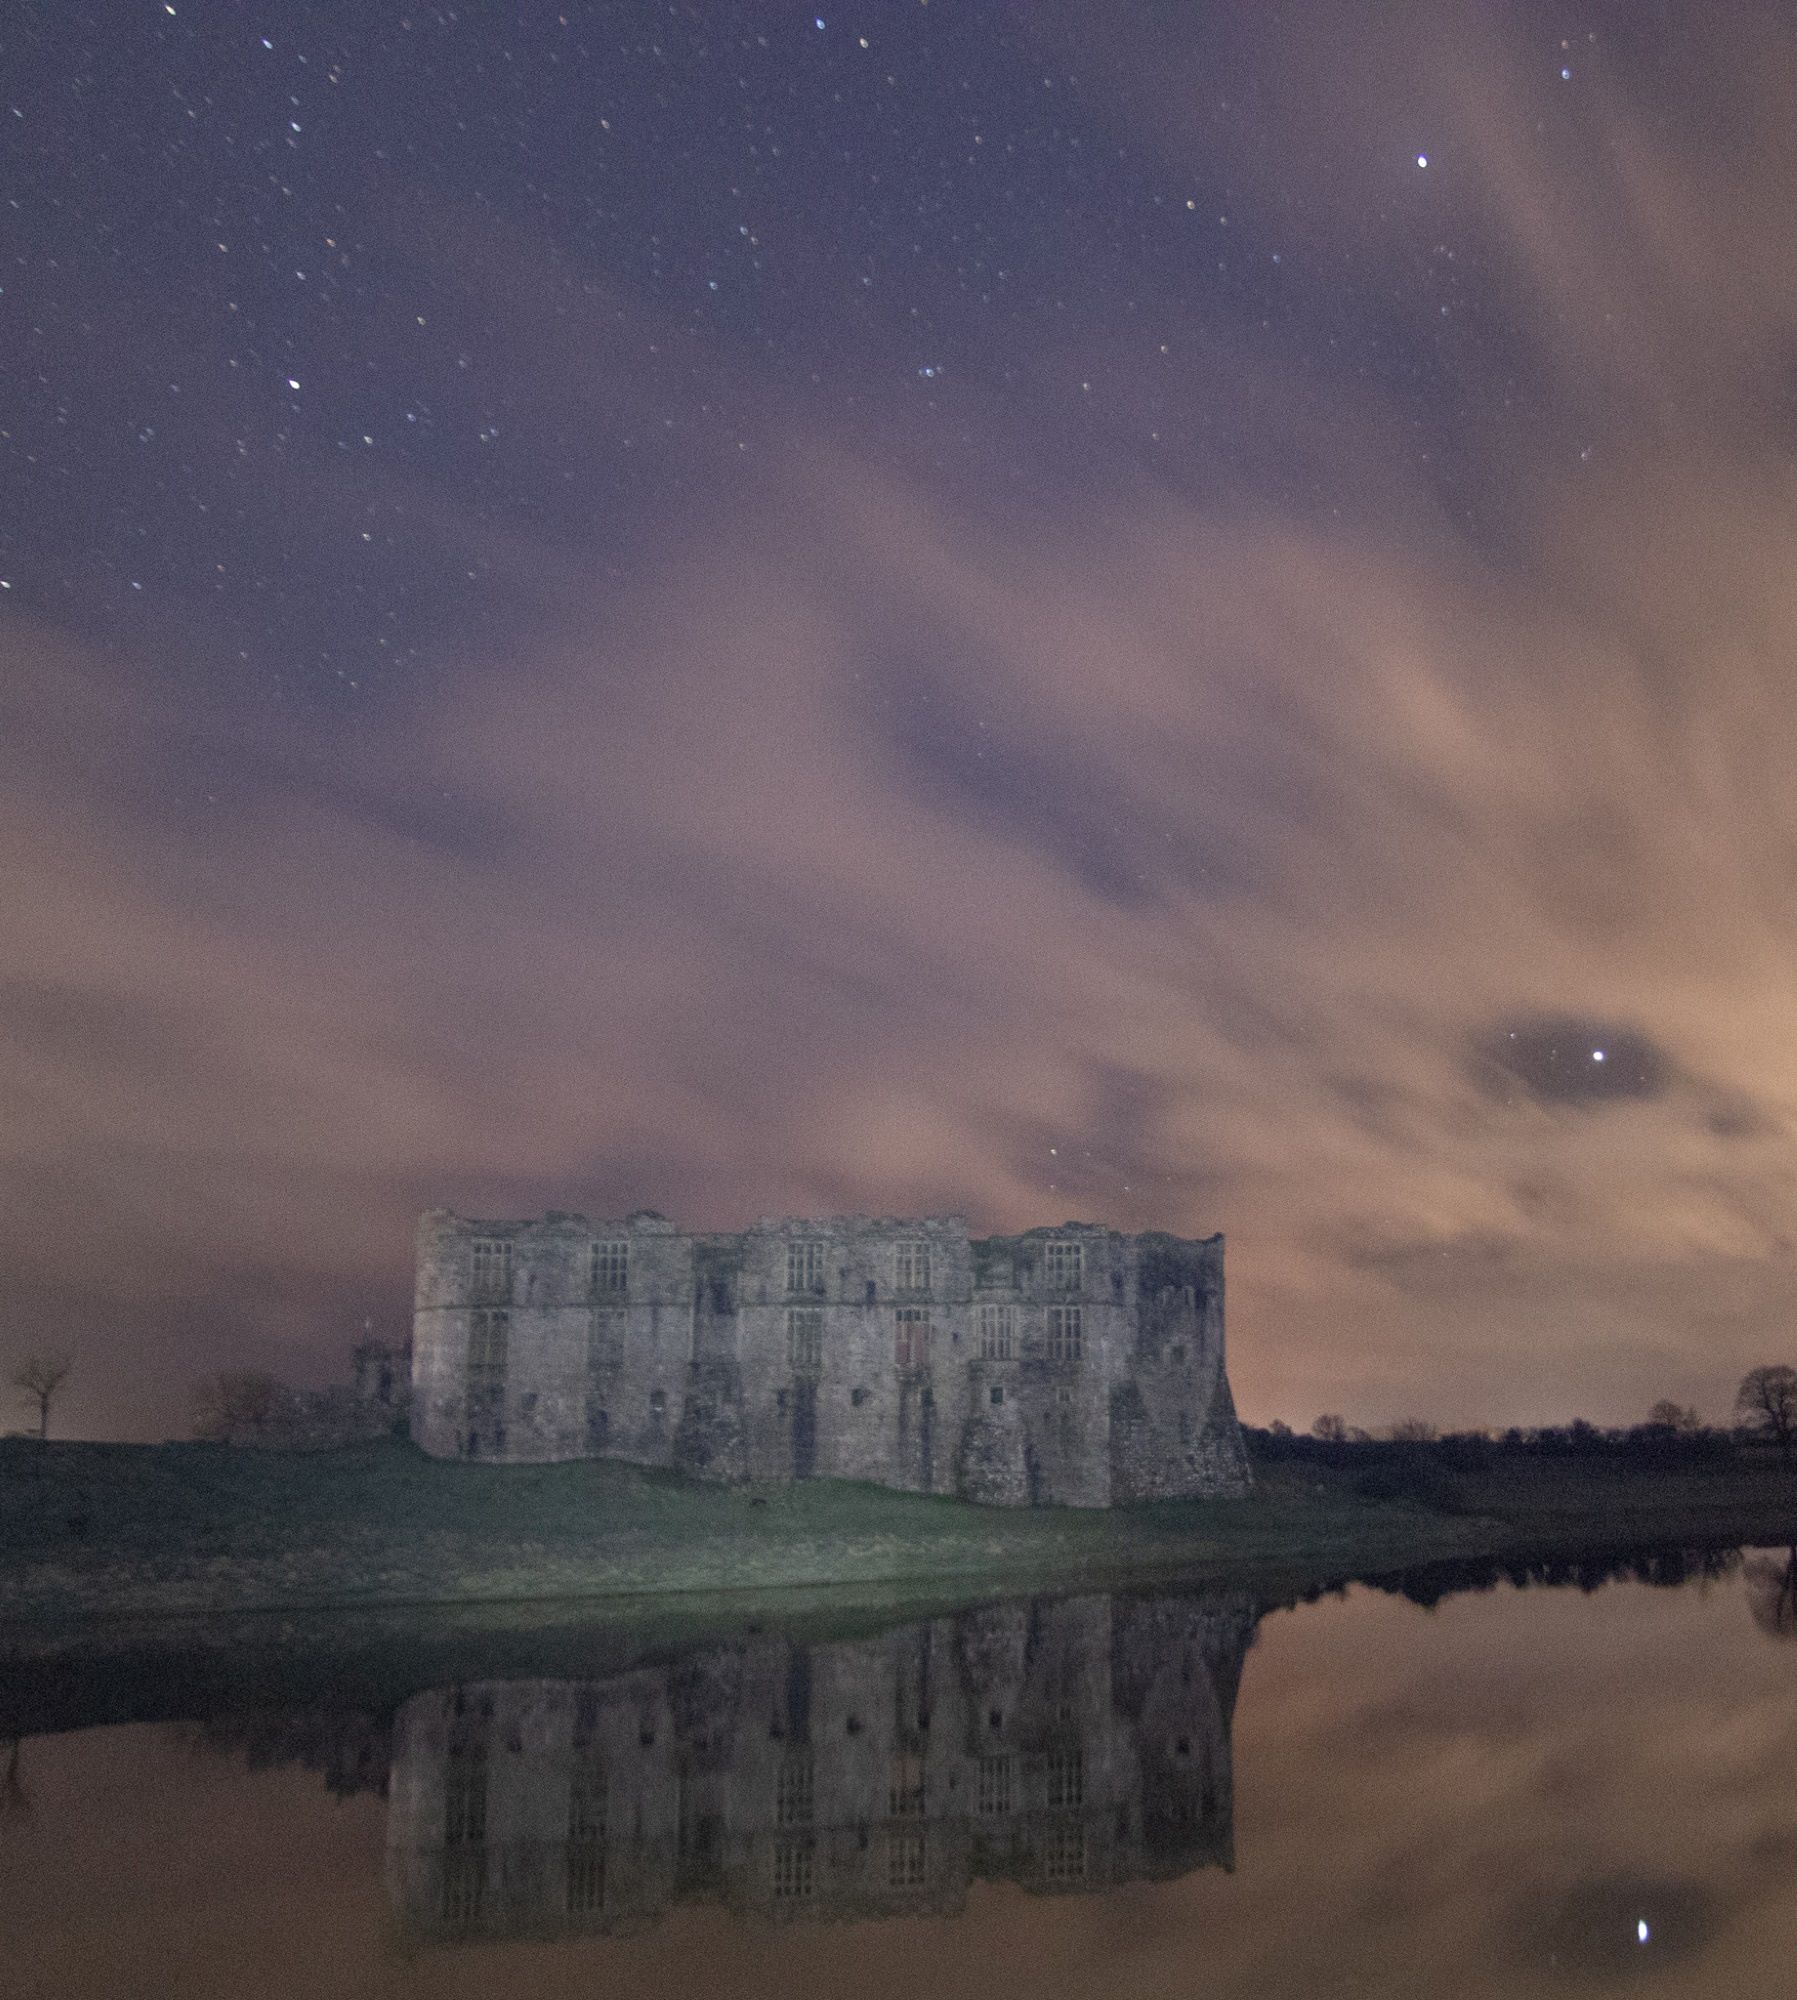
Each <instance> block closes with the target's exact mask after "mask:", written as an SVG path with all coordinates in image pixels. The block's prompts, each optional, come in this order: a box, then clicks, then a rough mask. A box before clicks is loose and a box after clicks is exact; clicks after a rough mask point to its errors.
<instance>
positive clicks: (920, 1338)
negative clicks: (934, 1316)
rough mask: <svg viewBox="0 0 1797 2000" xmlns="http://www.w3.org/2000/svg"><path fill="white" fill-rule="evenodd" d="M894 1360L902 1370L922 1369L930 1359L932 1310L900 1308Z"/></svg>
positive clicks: (894, 1334) (917, 1307)
mask: <svg viewBox="0 0 1797 2000" xmlns="http://www.w3.org/2000/svg"><path fill="white" fill-rule="evenodd" d="M892 1358H893V1359H894V1360H895V1361H896V1362H897V1363H898V1365H899V1366H900V1367H901V1368H922V1367H925V1366H926V1365H927V1364H928V1362H929V1359H930V1309H929V1307H928V1306H900V1307H899V1309H898V1321H897V1324H896V1325H895V1327H894V1329H893V1346H892Z"/></svg>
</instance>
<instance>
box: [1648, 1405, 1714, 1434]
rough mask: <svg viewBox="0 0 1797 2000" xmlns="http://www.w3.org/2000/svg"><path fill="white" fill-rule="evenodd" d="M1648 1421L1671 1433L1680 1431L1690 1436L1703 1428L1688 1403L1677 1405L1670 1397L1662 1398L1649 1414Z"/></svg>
mask: <svg viewBox="0 0 1797 2000" xmlns="http://www.w3.org/2000/svg"><path fill="white" fill-rule="evenodd" d="M1647 1421H1648V1422H1649V1423H1650V1424H1657V1425H1659V1426H1660V1427H1661V1428H1663V1429H1665V1430H1669V1431H1678V1432H1680V1433H1681V1434H1683V1435H1685V1436H1687V1437H1688V1436H1690V1435H1691V1433H1692V1432H1694V1431H1700V1430H1702V1428H1703V1425H1702V1423H1701V1422H1700V1421H1699V1419H1698V1415H1697V1412H1696V1411H1695V1410H1694V1409H1692V1408H1691V1406H1690V1405H1689V1404H1688V1403H1675V1402H1673V1401H1672V1399H1671V1398H1670V1397H1669V1396H1662V1397H1661V1398H1660V1400H1659V1401H1658V1402H1657V1403H1656V1404H1655V1405H1654V1406H1653V1408H1652V1409H1651V1410H1649V1411H1648V1413H1647Z"/></svg>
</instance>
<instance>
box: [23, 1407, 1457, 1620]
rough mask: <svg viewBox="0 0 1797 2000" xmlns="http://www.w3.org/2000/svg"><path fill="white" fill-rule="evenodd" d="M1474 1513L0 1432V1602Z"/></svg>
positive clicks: (650, 1577)
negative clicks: (1117, 1500)
mask: <svg viewBox="0 0 1797 2000" xmlns="http://www.w3.org/2000/svg"><path fill="white" fill-rule="evenodd" d="M1488 1545H1489V1532H1488V1531H1485V1530H1482V1529H1481V1528H1480V1526H1479V1524H1477V1523H1475V1522H1472V1521H1469V1520H1464V1519H1451V1518H1449V1517H1447V1516H1445V1515H1439V1514H1434V1513H1431V1512H1429V1511H1427V1510H1421V1509H1418V1508H1416V1507H1414V1506H1409V1505H1404V1504H1373V1503H1369V1502H1367V1501H1363V1500H1358V1499H1355V1498H1354V1497H1353V1495H1352V1494H1351V1493H1350V1492H1349V1491H1348V1490H1347V1489H1346V1487H1345V1486H1341V1485H1336V1486H1331V1485H1330V1484H1329V1483H1328V1482H1319V1481H1316V1480H1313V1479H1308V1478H1295V1477H1290V1476H1281V1477H1276V1478H1272V1479H1267V1480H1263V1481H1262V1483H1261V1486H1260V1489H1259V1490H1258V1491H1257V1492H1256V1493H1255V1494H1254V1495H1253V1496H1252V1497H1250V1498H1248V1499H1245V1500H1233V1501H1224V1500H1211V1501H1181V1502H1170V1503H1166V1504H1162V1505H1157V1506H1148V1507H1132V1508H1127V1509H1117V1510H1112V1511H1094V1510H1081V1509H1065V1508H1042V1509H1034V1510H1015V1511H1013V1510H1003V1509H992V1508H981V1507H971V1506H968V1505H966V1504H965V1503H964V1502H961V1501H957V1500H947V1499H934V1498H928V1497H924V1496H921V1495H917V1494H907V1493H894V1492H890V1491H888V1490H886V1489H885V1488H882V1487H876V1486H862V1485H851V1484H844V1483H839V1482H835V1481H823V1480H819V1481H815V1482H811V1483H807V1484H803V1485H798V1486H786V1487H769V1488H767V1489H765V1490H758V1491H754V1492H745V1491H740V1490H733V1489H725V1488H720V1487H713V1486H701V1485H694V1484H691V1483H689V1482H688V1481H685V1480H683V1479H680V1478H678V1477H675V1476H674V1475H671V1474H666V1473H657V1472H647V1471H643V1470H641V1469H639V1468H637V1467H635V1466H627V1465H618V1464H611V1463H605V1462H599V1461H586V1462H581V1463H577V1464H571V1465H546V1466H485V1465H471V1464H463V1463H457V1462H445V1461H441V1460H436V1459H431V1458H427V1457H425V1456H424V1455H423V1454H422V1453H420V1452H418V1451H415V1450H414V1449H413V1448H412V1447H411V1446H410V1445H407V1444H403V1443H400V1442H392V1443H383V1444H378V1445H368V1446H358V1447H354V1448H351V1449H348V1450H344V1451H332V1452H317V1453H308V1454H289V1453H280V1452H259V1451H229V1450H223V1449H220V1448H218V1447H215V1446H206V1445H183V1444H169V1445H110V1444H51V1445H49V1446H47V1447H43V1448H41V1449H40V1448H38V1447H36V1446H35V1445H33V1444H31V1443H29V1442H25V1441H18V1440H12V1441H7V1442H6V1443H3V1444H0V1618H5V1619H7V1620H9V1621H18V1620H23V1621H42V1620H60V1619H65V1618H69V1617H82V1616H92V1615H110V1616H130V1615H159V1614H167V1613H183V1614H187V1613H195V1612H201V1613H210V1612H228V1611H242V1610H250V1609H260V1608H270V1609H273V1608H294V1609H298V1608H304V1607H316V1606H320V1605H327V1604H396V1603H408V1602H416V1603H423V1602H442V1603H476V1602H495V1601H502V1600H507V1599H528V1598H546V1597H583V1596H609V1595H616V1594H619V1593H644V1594H652V1595H660V1594H663V1593H673V1592H685V1591H710V1592H716V1591H722V1590H765V1589H773V1588H780V1589H788V1588H792V1587H795V1586H800V1587H802V1586H808V1585H811V1586H816V1585H833V1584H843V1583H847V1584H854V1585H859V1586H863V1587H866V1586H875V1585H914V1584H918V1583H930V1584H947V1583H949V1582H951V1580H954V1581H959V1582H964V1583H966V1584H970V1585H974V1586H979V1585H983V1584H988V1583H1000V1582H1002V1583H1004V1584H1005V1585H1007V1586H1012V1587H1018V1588H1022V1587H1028V1586H1032V1585H1042V1586H1044V1587H1047V1586H1050V1585H1054V1586H1061V1587H1070V1586H1073V1585H1076V1584H1079V1583H1082V1582H1086V1581H1098V1580H1112V1579H1118V1578H1122V1577H1126V1576H1129V1575H1132V1574H1147V1573H1150V1572H1156V1571H1167V1570H1172V1569H1178V1568H1194V1569H1207V1568H1212V1567H1215V1568H1217V1569H1219V1570H1222V1569H1227V1568H1232V1567H1236V1566H1240V1565H1248V1564H1255V1563H1284V1562H1289V1561H1293V1560H1314V1561H1316V1562H1318V1563H1324V1564H1327V1563H1330V1562H1347V1561H1353V1562H1364V1561H1370V1560H1389V1561H1391V1562H1394V1563H1395V1562H1403V1561H1410V1560H1421V1559H1424V1558H1427V1557H1430V1556H1437V1555H1442V1556H1445V1555H1453V1554H1457V1553H1460V1552H1463V1551H1469V1550H1473V1549H1476V1548H1480V1547H1485V1546H1488Z"/></svg>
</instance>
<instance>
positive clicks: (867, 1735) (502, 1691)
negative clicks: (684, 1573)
mask: <svg viewBox="0 0 1797 2000" xmlns="http://www.w3.org/2000/svg"><path fill="white" fill-rule="evenodd" d="M1254 1629H1255V1614H1254V1611H1253V1609H1252V1607H1251V1606H1250V1605H1249V1604H1248V1602H1247V1601H1246V1600H1245V1599H1240V1600H1232V1599H1201V1598H1190V1599H1187V1598H1140V1599H1138V1598H1129V1597H1104V1596H1098V1597H1085V1598H1077V1599H1072V1600H1068V1601H1064V1602H1060V1603H1052V1602H1046V1601H1037V1602H1035V1603H1020V1604H1009V1605H1002V1606H998V1607H994V1608H991V1609H987V1610H980V1611H971V1612H964V1613H962V1614H961V1615H959V1616H958V1617H953V1618H939V1619H934V1620H931V1621H929V1622H927V1623H924V1624H921V1625H913V1626H908V1627H905V1628H904V1629H902V1630H900V1631H896V1632H891V1633H887V1634H884V1635H881V1636H880V1637H877V1638H869V1639H864V1640H855V1641H848V1642H842V1643H833V1644H825V1645H816V1646H807V1645H802V1644H795V1643H793V1642H791V1641H788V1640H785V1639H782V1638H777V1637H773V1636H763V1637H759V1638H752V1639H749V1640H746V1641H743V1642H740V1643H738V1644H735V1645H730V1646H724V1647H720V1648H717V1649H715V1650H712V1651H710V1652H705V1653H700V1654H696V1655H692V1656H689V1657H687V1658H685V1659H682V1660H680V1661H679V1662H677V1663H676V1664H674V1665H671V1666H670V1665H645V1666H642V1667H640V1668H638V1669H636V1670H634V1671H631V1672H627V1673H623V1674H618V1675H615V1676H612V1677H610V1678H604V1679H593V1680H584V1681H581V1680H499V1681H481V1682H472V1683H465V1684H463V1685H461V1686H457V1687H451V1688H440V1689H436V1690H433V1691H432V1692H429V1693H425V1694H418V1695H414V1696H413V1697H412V1698H411V1699H410V1700H409V1701H407V1702H406V1703H405V1705H404V1706H403V1707H402V1708H401V1709H400V1711H399V1713H398V1716H397V1717H396V1719H395V1723H394V1732H393V1760H392V1780H391V1787H390V1790H389V1805H388V1832H387V1873H388V1883H389V1889H390V1893H391V1895H392V1898H393V1902H394V1905H395V1908H396V1912H397V1914H398V1916H399V1919H400V1924H401V1928H402V1931H403V1932H404V1934H406V1935H407V1936H408V1937H410V1938H412V1939H415V1940H417V1941H419V1942H423V1943H452V1942H459V1941H464V1940H476V1939H481V1940H493V1939H500V1938H521V1937H539V1938H547V1937H558V1936H577V1935H583V1934H585V1935H604V1934H606V1933H611V1932H618V1931H632V1930H636V1929H639V1928H641V1927H642V1926H643V1925H645V1924H648V1923H652V1922H654V1921H655V1920H656V1919H657V1918H659V1917H661V1916H662V1915H663V1914H665V1913H666V1912H668V1911H670V1910H672V1909H675V1908H677V1907H678V1906H681V1905H686V1904H693V1903H716V1904H722V1905H724V1906H725V1907H726V1908H729V1909H732V1910H734V1911H736V1912H737V1913H738V1914H739V1915H745V1916H752V1917H757V1918H760V1919H762V1920H772V1921H775V1922H788V1921H801V1922H802V1921H805V1920H807V1919H817V1918H825V1917H829V1918H845V1917H846V1918H857V1919H865V1918H872V1917H885V1916H917V1915H923V1914H937V1915H945V1914H949V1913H951V1912H953V1911H955V1910H958V1909H959V1908H961V1907H962V1905H963V1904H964V1903H965V1901H966V1896H967V1890H968V1885H969V1884H970V1883H971V1882H973V1881H976V1880H988V1881H991V1880H1009V1881H1013V1882H1016V1883H1018V1884H1019V1885H1020V1886H1022V1887H1023V1888H1025V1889H1026V1890H1029V1891H1031V1892H1034V1893H1036V1894H1044V1895H1055V1894H1078V1893H1081V1892H1084V1891H1089V1890H1094V1889H1101V1888H1107V1887H1111V1886H1114V1885H1116V1884H1118V1883H1123V1882H1133V1881H1165V1880H1170V1879H1172V1878H1173V1877H1176V1876H1180V1875H1184V1874H1187V1873H1189V1872H1190V1871H1192V1870H1194V1869H1198V1868H1205V1867H1215V1866H1221V1867H1224V1868H1228V1867H1231V1866H1232V1865H1233V1863H1234V1796H1235V1795H1234V1783H1233V1775H1232V1760H1231V1745H1230V1736H1231V1721H1232V1717H1233V1714H1234V1709H1235V1700H1236V1690H1237V1686H1238V1684H1239V1681H1240V1678H1241V1671H1242V1661H1243V1656H1244V1654H1245V1653H1246V1651H1247V1649H1248V1646H1249V1645H1250V1643H1251V1642H1252V1639H1253V1636H1254Z"/></svg>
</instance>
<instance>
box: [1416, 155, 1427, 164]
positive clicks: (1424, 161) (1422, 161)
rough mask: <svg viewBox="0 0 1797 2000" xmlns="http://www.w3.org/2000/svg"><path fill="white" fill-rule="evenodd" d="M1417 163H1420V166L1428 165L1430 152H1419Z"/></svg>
mask: <svg viewBox="0 0 1797 2000" xmlns="http://www.w3.org/2000/svg"><path fill="white" fill-rule="evenodd" d="M1416 163H1417V165H1418V166H1419V167H1426V166H1427V165H1428V164H1429V156H1428V154H1427V153H1418V154H1417V156H1416Z"/></svg>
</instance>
